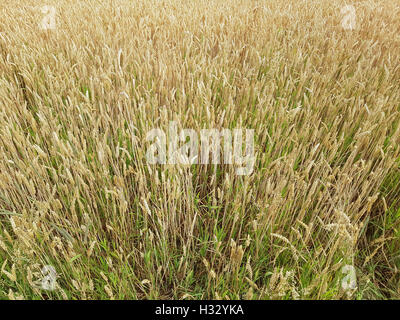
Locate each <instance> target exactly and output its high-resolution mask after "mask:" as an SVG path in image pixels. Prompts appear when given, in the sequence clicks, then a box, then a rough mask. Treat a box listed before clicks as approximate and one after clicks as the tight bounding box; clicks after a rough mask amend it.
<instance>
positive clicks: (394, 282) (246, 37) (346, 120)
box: [0, 0, 400, 299]
mask: <svg viewBox="0 0 400 320" xmlns="http://www.w3.org/2000/svg"><path fill="white" fill-rule="evenodd" d="M45 5H47V6H52V7H54V8H55V9H56V15H55V22H56V26H55V28H52V29H47V30H45V29H43V28H40V21H41V20H42V19H43V12H42V11H41V8H42V7H43V6H45ZM346 5H351V6H353V8H354V10H355V14H356V15H355V22H356V24H355V26H354V28H351V29H346V28H343V23H342V20H343V19H344V16H343V12H342V11H341V9H342V8H343V7H344V6H346ZM399 112H400V3H399V1H398V0H366V1H341V0H319V1H317V0H254V1H251V0H232V1H225V0H146V1H140V0H104V1H100V0H93V1H89V0H68V1H67V0H48V1H47V2H46V3H44V2H43V1H42V0H24V1H17V0H2V1H1V3H0V298H2V299H396V298H400V288H399V284H400V282H399V281H400V274H399V272H400V270H399V269H400V229H399V228H400V201H399V200H400V171H399V165H400V161H399V159H400V158H399V157H400V149H399V142H400V135H399V134H400V127H399V120H400V113H399ZM170 121H176V123H178V125H179V128H191V129H194V130H196V131H197V132H198V131H200V130H201V129H207V128H216V129H222V128H228V129H234V128H245V129H252V130H254V147H255V156H256V158H255V159H256V160H255V165H254V170H253V172H252V173H251V174H250V175H247V176H240V175H236V174H235V170H236V167H235V166H234V165H228V164H223V163H222V164H218V165H216V164H198V165H171V164H163V165H161V164H149V163H148V162H147V161H146V150H147V148H148V146H149V143H148V141H146V133H147V132H149V131H150V130H152V129H153V128H163V129H165V130H167V128H168V124H169V122H170ZM43 266H51V267H52V268H54V269H53V270H54V271H55V273H56V280H55V286H54V288H53V289H54V290H44V289H45V288H43V286H42V287H41V286H40V279H41V278H43V274H42V273H43ZM345 266H347V267H348V266H351V267H352V268H353V269H352V270H354V273H355V277H356V285H353V286H351V288H350V289H349V288H347V289H348V290H345V288H346V287H345V286H343V278H344V277H345V276H346V273H344V271H345V270H347V269H343V268H344V267H345ZM46 270H47V269H46Z"/></svg>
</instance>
